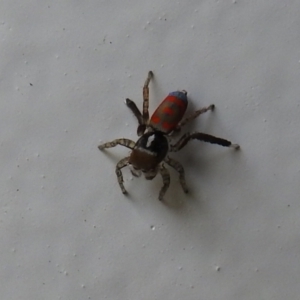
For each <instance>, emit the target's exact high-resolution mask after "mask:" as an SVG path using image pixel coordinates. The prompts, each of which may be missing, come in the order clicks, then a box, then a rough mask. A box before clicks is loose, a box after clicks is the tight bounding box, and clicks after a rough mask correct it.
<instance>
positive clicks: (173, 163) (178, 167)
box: [164, 156, 189, 193]
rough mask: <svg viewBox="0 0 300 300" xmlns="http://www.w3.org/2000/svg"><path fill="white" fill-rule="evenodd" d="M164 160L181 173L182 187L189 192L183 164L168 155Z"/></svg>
mask: <svg viewBox="0 0 300 300" xmlns="http://www.w3.org/2000/svg"><path fill="white" fill-rule="evenodd" d="M164 161H165V162H166V163H167V164H168V165H169V166H171V167H172V168H174V169H175V170H176V171H177V172H178V173H179V182H180V184H181V187H182V189H183V191H184V192H185V193H188V192H189V190H188V188H187V185H186V181H185V176H184V168H183V166H182V165H181V163H180V162H178V161H176V160H175V159H172V158H170V157H168V156H167V157H166V158H165V159H164Z"/></svg>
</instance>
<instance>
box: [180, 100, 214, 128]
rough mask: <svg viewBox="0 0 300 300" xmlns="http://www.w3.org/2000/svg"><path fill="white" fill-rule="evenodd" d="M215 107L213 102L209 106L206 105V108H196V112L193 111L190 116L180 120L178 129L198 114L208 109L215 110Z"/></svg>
mask: <svg viewBox="0 0 300 300" xmlns="http://www.w3.org/2000/svg"><path fill="white" fill-rule="evenodd" d="M214 109H215V105H214V104H211V105H210V106H208V107H204V108H201V109H198V110H196V111H195V112H194V113H192V114H191V115H190V116H188V117H187V118H185V119H183V120H182V121H181V122H179V124H178V125H177V127H176V129H175V130H176V131H180V130H181V128H182V127H183V126H184V125H186V124H187V123H188V122H190V121H192V120H194V119H196V118H197V117H198V116H200V115H202V114H204V113H206V112H207V111H209V110H211V111H213V110H214Z"/></svg>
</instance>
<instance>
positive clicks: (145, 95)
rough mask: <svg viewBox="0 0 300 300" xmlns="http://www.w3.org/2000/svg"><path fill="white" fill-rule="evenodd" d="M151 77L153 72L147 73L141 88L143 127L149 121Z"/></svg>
mask: <svg viewBox="0 0 300 300" xmlns="http://www.w3.org/2000/svg"><path fill="white" fill-rule="evenodd" d="M152 77H153V72H152V71H149V72H148V76H147V78H146V81H145V83H144V87H143V119H144V124H145V125H146V124H147V123H148V120H149V110H148V109H149V83H150V80H151V78H152Z"/></svg>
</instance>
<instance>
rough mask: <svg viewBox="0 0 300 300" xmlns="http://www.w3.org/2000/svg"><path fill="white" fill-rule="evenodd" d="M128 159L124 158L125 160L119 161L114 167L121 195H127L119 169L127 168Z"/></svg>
mask: <svg viewBox="0 0 300 300" xmlns="http://www.w3.org/2000/svg"><path fill="white" fill-rule="evenodd" d="M128 159H129V157H125V158H123V159H121V160H120V161H119V162H118V163H117V165H116V174H117V178H118V183H119V186H120V188H121V190H122V193H123V194H127V191H126V190H125V187H124V184H123V182H124V180H123V175H122V171H121V169H122V168H124V167H126V166H128Z"/></svg>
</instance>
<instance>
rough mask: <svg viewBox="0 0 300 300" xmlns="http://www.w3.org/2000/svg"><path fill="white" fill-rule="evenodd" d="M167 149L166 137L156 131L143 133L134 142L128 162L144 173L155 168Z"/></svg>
mask: <svg viewBox="0 0 300 300" xmlns="http://www.w3.org/2000/svg"><path fill="white" fill-rule="evenodd" d="M168 150H169V145H168V141H167V138H166V137H165V136H164V134H163V133H161V132H158V131H153V132H147V133H145V134H143V135H142V136H141V137H140V138H139V139H138V141H137V142H136V144H135V147H134V148H133V150H132V152H131V155H130V157H129V163H130V164H131V165H132V166H133V168H134V169H136V170H142V171H143V172H144V173H147V172H149V171H152V170H153V171H155V170H157V166H158V165H159V163H160V162H162V161H163V159H164V158H165V157H166V155H167V153H168Z"/></svg>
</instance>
